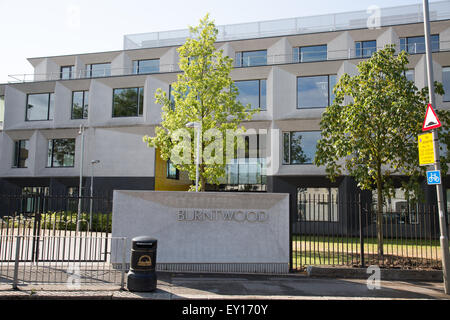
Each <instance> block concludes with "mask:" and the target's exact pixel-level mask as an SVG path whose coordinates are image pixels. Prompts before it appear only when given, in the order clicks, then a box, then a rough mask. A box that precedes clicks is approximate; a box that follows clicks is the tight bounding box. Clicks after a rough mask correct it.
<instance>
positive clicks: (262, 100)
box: [235, 80, 266, 110]
mask: <svg viewBox="0 0 450 320" xmlns="http://www.w3.org/2000/svg"><path fill="white" fill-rule="evenodd" d="M235 84H236V87H237V88H238V90H239V96H238V100H239V101H240V102H241V103H242V104H243V105H244V106H246V105H247V104H249V103H250V105H251V109H260V110H266V80H244V81H236V82H235Z"/></svg>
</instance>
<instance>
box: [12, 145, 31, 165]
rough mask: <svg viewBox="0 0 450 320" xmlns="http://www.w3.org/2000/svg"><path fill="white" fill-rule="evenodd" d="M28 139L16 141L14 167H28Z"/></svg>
mask: <svg viewBox="0 0 450 320" xmlns="http://www.w3.org/2000/svg"><path fill="white" fill-rule="evenodd" d="M29 150H30V148H29V141H28V140H17V141H14V154H13V163H12V167H13V168H27V167H28V152H29Z"/></svg>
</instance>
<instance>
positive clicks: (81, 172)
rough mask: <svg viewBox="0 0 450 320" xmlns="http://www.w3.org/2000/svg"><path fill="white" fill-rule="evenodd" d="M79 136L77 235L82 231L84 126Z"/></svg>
mask: <svg viewBox="0 0 450 320" xmlns="http://www.w3.org/2000/svg"><path fill="white" fill-rule="evenodd" d="M78 134H79V135H81V155H80V184H79V186H78V213H77V229H76V230H77V233H78V232H79V231H80V222H81V221H80V220H81V194H82V193H81V190H82V188H83V158H84V126H83V125H80V130H79V131H78Z"/></svg>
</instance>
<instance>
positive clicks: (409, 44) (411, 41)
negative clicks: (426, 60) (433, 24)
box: [400, 34, 439, 53]
mask: <svg viewBox="0 0 450 320" xmlns="http://www.w3.org/2000/svg"><path fill="white" fill-rule="evenodd" d="M400 50H405V51H406V52H408V53H425V37H424V36H420V37H409V38H400ZM431 51H432V52H437V51H439V35H438V34H434V35H431Z"/></svg>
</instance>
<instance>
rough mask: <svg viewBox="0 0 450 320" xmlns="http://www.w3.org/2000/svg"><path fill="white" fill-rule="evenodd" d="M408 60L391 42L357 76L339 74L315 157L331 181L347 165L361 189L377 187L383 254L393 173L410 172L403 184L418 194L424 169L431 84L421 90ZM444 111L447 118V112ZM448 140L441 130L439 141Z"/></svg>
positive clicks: (438, 90)
mask: <svg viewBox="0 0 450 320" xmlns="http://www.w3.org/2000/svg"><path fill="white" fill-rule="evenodd" d="M407 64H408V54H407V53H406V52H405V51H402V52H400V53H399V54H398V55H397V56H395V46H393V45H388V46H386V47H385V48H384V49H383V50H380V51H377V52H375V53H374V54H373V56H372V57H371V58H370V59H368V60H366V61H362V62H360V63H359V64H358V70H359V74H358V75H355V76H349V75H348V74H344V75H343V76H342V77H341V78H340V79H339V81H338V83H337V84H336V86H335V88H334V92H335V100H334V102H333V104H332V105H331V106H329V107H328V108H327V109H326V111H325V113H324V114H323V117H322V120H321V123H320V126H321V130H322V137H321V139H320V140H319V142H318V144H317V152H316V157H315V163H316V165H325V166H326V172H327V175H328V176H329V177H330V178H331V179H332V180H334V179H335V178H336V177H337V176H339V175H341V174H342V169H343V167H345V169H346V170H347V171H348V173H349V174H350V175H351V176H353V177H354V179H355V180H356V182H357V183H358V186H359V188H361V189H363V190H364V189H366V190H371V189H373V188H374V187H375V188H376V190H377V219H376V220H377V240H378V254H379V256H382V255H383V228H382V227H383V211H382V210H383V209H382V207H383V199H385V198H386V197H387V196H388V195H390V194H392V193H393V189H394V188H393V180H392V179H393V177H392V176H393V175H404V176H408V179H407V180H405V181H402V189H404V190H405V191H406V194H407V197H408V196H409V195H410V194H412V195H414V196H415V197H419V196H420V184H419V183H420V179H421V177H422V176H424V171H425V168H424V167H419V161H418V160H419V159H418V147H417V135H418V134H420V133H421V132H422V130H421V128H422V123H423V119H424V116H425V109H426V105H427V103H428V88H423V89H421V90H418V89H417V87H416V86H415V85H414V83H413V82H412V81H408V80H407V79H406V77H405V72H406V70H407ZM435 91H436V93H437V94H441V95H442V94H443V88H442V84H440V83H437V82H435ZM439 116H440V117H442V119H448V113H447V112H446V111H443V110H441V111H440V112H439ZM445 121H446V120H444V122H445ZM448 139H449V135H448V133H446V132H444V130H442V131H441V132H440V140H441V141H443V142H444V143H445V142H448ZM443 167H444V166H443ZM445 169H446V167H445Z"/></svg>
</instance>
